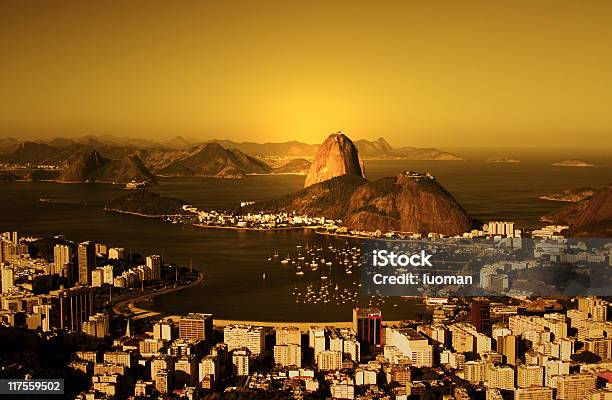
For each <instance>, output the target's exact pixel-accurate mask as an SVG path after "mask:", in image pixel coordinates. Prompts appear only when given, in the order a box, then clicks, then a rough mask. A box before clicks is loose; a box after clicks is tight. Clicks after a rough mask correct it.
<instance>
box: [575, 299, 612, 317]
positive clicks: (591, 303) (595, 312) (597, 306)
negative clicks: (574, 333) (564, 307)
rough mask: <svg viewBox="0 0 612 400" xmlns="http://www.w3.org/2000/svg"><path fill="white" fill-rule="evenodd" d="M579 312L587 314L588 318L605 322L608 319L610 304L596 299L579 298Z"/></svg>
mask: <svg viewBox="0 0 612 400" xmlns="http://www.w3.org/2000/svg"><path fill="white" fill-rule="evenodd" d="M578 310H579V311H582V312H584V313H586V314H587V318H589V319H591V320H593V321H598V322H605V321H606V320H607V319H608V302H607V301H605V300H603V299H598V298H596V297H580V298H578Z"/></svg>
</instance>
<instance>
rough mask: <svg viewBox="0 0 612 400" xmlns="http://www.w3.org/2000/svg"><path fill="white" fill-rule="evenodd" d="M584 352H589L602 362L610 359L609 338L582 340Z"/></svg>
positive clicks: (611, 356)
mask: <svg viewBox="0 0 612 400" xmlns="http://www.w3.org/2000/svg"><path fill="white" fill-rule="evenodd" d="M582 342H583V343H584V350H585V351H590V352H591V353H593V354H595V355H596V356H599V357H601V359H602V360H609V359H610V358H612V339H611V338H593V339H584V340H583V341H582Z"/></svg>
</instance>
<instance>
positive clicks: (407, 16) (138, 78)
mask: <svg viewBox="0 0 612 400" xmlns="http://www.w3.org/2000/svg"><path fill="white" fill-rule="evenodd" d="M611 21H612V2H611V1H605V0H602V1H539V0H538V1H490V0H487V1H478V2H474V1H419V2H417V1H397V2H388V3H384V2H363V3H361V2H356V1H350V2H349V1H347V2H329V1H321V2H315V1H303V2H297V1H291V0H289V1H278V2H271V1H244V2H243V1H218V2H210V1H204V0H201V1H194V2H189V1H165V2H161V1H151V0H149V1H61V0H57V1H29V0H23V1H21V0H17V1H3V2H0V136H15V137H18V138H20V137H21V138H31V137H52V136H80V135H84V134H114V135H124V136H131V137H145V138H151V139H157V140H166V139H169V138H171V137H173V136H176V135H183V136H186V137H194V138H199V139H207V138H208V139H210V138H227V139H233V140H252V141H286V140H292V139H295V140H300V141H305V142H310V143H316V142H320V141H321V140H322V139H323V138H324V137H325V136H326V135H327V134H329V133H331V132H333V131H336V130H344V131H345V132H347V133H348V134H349V136H351V137H352V138H354V139H358V138H370V139H375V138H377V137H379V136H384V137H385V138H387V140H388V141H389V142H391V143H392V144H393V145H398V146H399V145H417V146H436V147H442V148H443V147H462V146H513V147H517V146H518V147H521V146H531V147H533V146H548V147H581V148H588V147H600V148H601V147H606V146H607V147H611V148H612V139H610V137H612V23H611Z"/></svg>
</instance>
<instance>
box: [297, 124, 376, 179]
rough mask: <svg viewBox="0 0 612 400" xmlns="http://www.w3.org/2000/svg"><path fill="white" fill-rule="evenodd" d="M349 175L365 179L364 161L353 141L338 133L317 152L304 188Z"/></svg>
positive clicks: (331, 136) (328, 139)
mask: <svg viewBox="0 0 612 400" xmlns="http://www.w3.org/2000/svg"><path fill="white" fill-rule="evenodd" d="M348 174H352V175H357V176H360V177H362V178H365V169H364V167H363V160H362V159H361V157H360V156H359V152H358V150H357V147H356V146H355V144H354V143H353V142H352V141H351V139H349V138H348V137H347V136H346V135H345V134H344V133H342V132H337V133H334V134H332V135H329V137H328V138H327V139H326V140H325V142H323V144H322V145H321V147H319V149H318V150H317V153H316V154H315V156H314V160H313V162H312V164H311V166H310V170H309V171H308V175H307V176H306V181H305V183H304V187H308V186H311V185H314V184H316V183H319V182H323V181H326V180H328V179H331V178H334V177H337V176H342V175H348Z"/></svg>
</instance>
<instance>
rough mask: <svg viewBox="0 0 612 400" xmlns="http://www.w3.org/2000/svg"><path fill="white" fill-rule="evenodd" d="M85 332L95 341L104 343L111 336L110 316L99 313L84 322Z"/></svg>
mask: <svg viewBox="0 0 612 400" xmlns="http://www.w3.org/2000/svg"><path fill="white" fill-rule="evenodd" d="M82 328H83V332H84V333H85V334H86V335H87V337H89V338H90V339H93V340H98V341H102V340H104V339H106V337H107V336H109V335H110V326H109V317H108V314H103V313H97V314H95V315H91V316H90V317H89V319H88V320H87V321H84V322H83V326H82Z"/></svg>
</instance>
